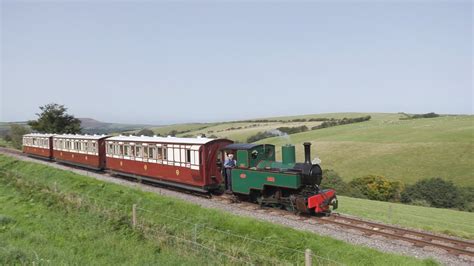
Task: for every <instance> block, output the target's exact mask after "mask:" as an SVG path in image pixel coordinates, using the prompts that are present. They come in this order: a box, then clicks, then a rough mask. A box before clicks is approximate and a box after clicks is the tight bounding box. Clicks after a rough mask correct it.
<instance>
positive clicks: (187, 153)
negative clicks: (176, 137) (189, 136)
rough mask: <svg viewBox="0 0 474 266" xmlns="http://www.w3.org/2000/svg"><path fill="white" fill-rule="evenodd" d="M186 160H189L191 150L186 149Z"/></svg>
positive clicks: (188, 161)
mask: <svg viewBox="0 0 474 266" xmlns="http://www.w3.org/2000/svg"><path fill="white" fill-rule="evenodd" d="M186 162H187V163H190V162H191V150H186Z"/></svg>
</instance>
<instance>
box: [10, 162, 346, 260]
mask: <svg viewBox="0 0 474 266" xmlns="http://www.w3.org/2000/svg"><path fill="white" fill-rule="evenodd" d="M8 173H9V174H12V175H14V176H17V177H20V178H22V177H24V176H23V175H22V174H20V173H19V172H16V171H15V172H13V171H12V172H10V171H9V172H8ZM43 181H45V180H43ZM45 183H46V187H45V188H46V190H47V193H50V194H51V195H53V196H55V197H60V198H61V199H62V200H63V201H66V202H67V203H68V204H69V205H71V206H72V207H73V208H83V209H87V210H89V211H94V212H98V213H100V214H101V215H102V216H103V217H105V218H106V219H121V218H124V217H125V218H126V219H127V220H128V222H127V223H128V226H131V227H132V228H133V229H134V230H136V231H137V232H139V233H142V234H143V235H144V237H146V238H149V239H154V240H156V241H158V242H159V243H160V244H162V246H163V247H164V248H174V247H176V248H179V249H174V250H175V251H176V250H181V251H180V252H184V255H188V254H189V253H190V252H192V253H193V255H195V256H198V257H202V258H203V259H205V258H213V261H214V262H222V263H223V264H226V263H231V264H250V265H255V264H258V265H260V264H266V265H267V264H270V265H290V264H302V263H303V262H304V264H305V265H312V264H313V263H314V264H318V265H344V264H343V263H341V262H338V261H336V260H332V259H330V258H326V257H324V256H320V255H317V253H315V252H314V251H311V250H309V249H297V248H291V247H288V246H284V245H281V244H278V243H277V242H276V241H275V239H268V240H267V239H266V240H261V239H255V238H252V237H250V236H248V235H241V234H239V233H238V232H233V231H231V230H221V229H219V228H216V227H213V226H210V225H209V224H207V223H202V222H201V223H199V222H193V221H190V220H189V219H190V218H192V217H188V218H183V217H177V216H173V215H168V214H164V213H163V212H160V208H159V207H153V208H154V209H155V208H156V209H155V210H151V209H150V208H143V207H140V206H139V205H136V204H130V203H124V202H119V201H117V200H110V199H104V198H97V197H95V196H92V195H91V194H90V193H86V194H75V193H72V192H67V191H61V190H60V188H59V186H58V183H57V182H56V181H52V182H45ZM33 185H40V184H33ZM43 186H44V185H43ZM42 192H43V193H46V192H45V190H44V189H43V190H42ZM122 200H124V201H127V199H123V198H122ZM128 202H131V201H128ZM138 204H140V201H139V202H138ZM161 210H162V211H166V210H163V209H161ZM261 251H264V252H262V253H263V254H262V253H260V252H261Z"/></svg>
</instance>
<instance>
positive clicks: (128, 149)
mask: <svg viewBox="0 0 474 266" xmlns="http://www.w3.org/2000/svg"><path fill="white" fill-rule="evenodd" d="M124 147H125V148H124V152H125V153H124V155H125V156H130V145H124Z"/></svg>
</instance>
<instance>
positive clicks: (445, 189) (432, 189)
mask: <svg viewBox="0 0 474 266" xmlns="http://www.w3.org/2000/svg"><path fill="white" fill-rule="evenodd" d="M467 195H469V193H468V192H466V197H468V196H467ZM416 200H425V201H427V202H428V203H430V205H431V206H432V207H437V208H453V207H461V208H462V207H463V206H464V205H465V203H464V202H463V199H462V195H461V191H460V190H459V189H458V188H457V187H456V186H455V185H454V184H453V182H451V181H446V180H443V179H442V178H439V177H438V178H431V179H423V180H420V181H418V182H416V183H415V184H413V185H411V186H408V187H407V188H406V189H405V190H404V191H403V192H402V194H401V201H402V202H404V203H413V202H414V201H416Z"/></svg>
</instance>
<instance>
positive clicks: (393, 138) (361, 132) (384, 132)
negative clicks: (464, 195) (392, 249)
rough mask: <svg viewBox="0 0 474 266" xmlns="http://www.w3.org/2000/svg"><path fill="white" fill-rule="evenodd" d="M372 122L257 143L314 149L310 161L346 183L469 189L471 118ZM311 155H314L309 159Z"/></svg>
mask: <svg viewBox="0 0 474 266" xmlns="http://www.w3.org/2000/svg"><path fill="white" fill-rule="evenodd" d="M371 115H372V117H373V118H372V120H371V121H368V122H363V123H356V124H350V125H343V126H336V127H331V128H326V129H320V130H314V131H307V132H303V133H298V134H294V135H291V136H290V137H289V138H281V137H275V138H269V139H264V140H262V141H260V142H261V143H271V144H275V145H278V146H281V145H284V144H286V143H293V144H295V145H297V158H298V159H299V160H302V159H303V150H302V146H301V144H302V143H303V142H306V141H309V142H311V143H312V144H313V149H312V150H313V156H315V155H316V154H317V155H318V156H319V157H320V158H321V160H322V165H323V167H324V168H326V169H334V170H336V171H337V172H339V173H340V174H341V175H342V176H343V177H344V178H345V179H346V180H350V179H353V178H356V177H361V176H364V175H367V174H381V175H385V176H387V177H389V178H393V179H397V180H402V181H403V182H405V183H413V182H414V181H416V180H418V179H423V178H430V177H442V178H445V179H448V180H452V181H454V182H455V183H457V184H460V185H474V178H473V173H474V172H473V170H474V164H473V163H474V156H473V155H474V149H473V148H474V146H473V133H474V116H444V117H439V118H429V119H414V120H399V119H398V117H399V116H398V115H394V114H371ZM314 151H316V154H314Z"/></svg>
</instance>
